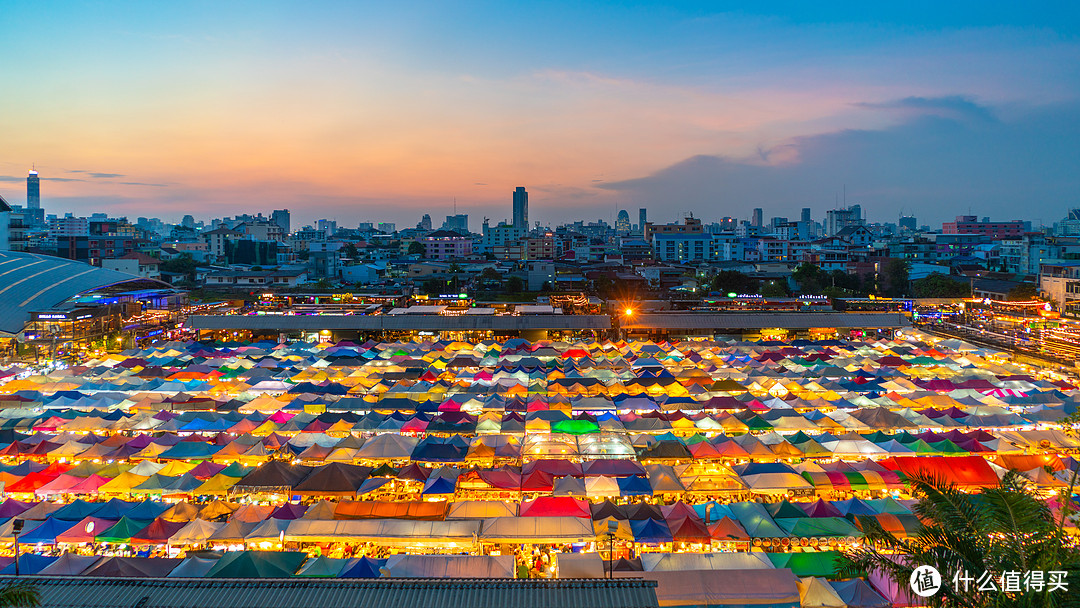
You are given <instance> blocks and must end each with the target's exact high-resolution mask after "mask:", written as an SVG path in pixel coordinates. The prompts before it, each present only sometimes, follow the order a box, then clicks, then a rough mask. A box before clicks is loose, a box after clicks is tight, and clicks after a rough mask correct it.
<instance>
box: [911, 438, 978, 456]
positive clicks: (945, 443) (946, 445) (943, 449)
mask: <svg viewBox="0 0 1080 608" xmlns="http://www.w3.org/2000/svg"><path fill="white" fill-rule="evenodd" d="M928 445H929V446H930V447H931V448H933V449H934V451H936V452H937V453H939V454H967V453H968V451H967V450H965V449H964V448H962V447H960V446H958V445H956V444H955V443H953V442H952V441H951V440H949V439H942V440H941V441H935V442H933V443H930V444H928ZM916 451H918V450H916Z"/></svg>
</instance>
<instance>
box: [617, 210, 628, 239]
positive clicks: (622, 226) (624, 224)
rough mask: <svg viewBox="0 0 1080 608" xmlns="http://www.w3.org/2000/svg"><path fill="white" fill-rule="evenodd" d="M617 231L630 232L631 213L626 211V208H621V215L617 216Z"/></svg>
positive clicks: (620, 232) (621, 232)
mask: <svg viewBox="0 0 1080 608" xmlns="http://www.w3.org/2000/svg"><path fill="white" fill-rule="evenodd" d="M615 232H617V233H619V234H626V233H627V232H630V214H629V213H627V212H626V209H620V210H619V216H618V217H617V218H615Z"/></svg>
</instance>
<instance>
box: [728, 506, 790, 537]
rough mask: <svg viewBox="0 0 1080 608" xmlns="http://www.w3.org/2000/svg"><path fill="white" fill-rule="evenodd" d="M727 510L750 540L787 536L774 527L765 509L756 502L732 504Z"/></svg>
mask: <svg viewBox="0 0 1080 608" xmlns="http://www.w3.org/2000/svg"><path fill="white" fill-rule="evenodd" d="M728 508H729V509H730V510H731V512H732V513H733V514H734V515H735V518H736V519H738V520H739V524H740V525H741V526H742V527H743V529H744V530H746V533H747V534H748V535H750V538H784V537H786V536H787V535H788V534H787V533H786V532H784V531H783V530H782V529H780V526H777V525H776V522H774V521H773V518H772V517H771V516H770V515H769V512H768V511H766V510H765V507H764V506H762V505H760V504H758V503H756V502H734V503H731V504H729V505H728Z"/></svg>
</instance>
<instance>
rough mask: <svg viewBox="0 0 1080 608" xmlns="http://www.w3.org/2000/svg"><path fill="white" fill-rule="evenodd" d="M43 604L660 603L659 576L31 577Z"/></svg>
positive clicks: (437, 607) (249, 607) (524, 606)
mask: <svg viewBox="0 0 1080 608" xmlns="http://www.w3.org/2000/svg"><path fill="white" fill-rule="evenodd" d="M23 578H24V579H25V580H28V581H30V582H32V583H33V584H34V585H36V586H37V588H38V589H39V590H40V591H41V596H42V602H41V605H42V607H43V608H76V607H77V608H106V607H107V608H115V607H116V606H140V607H142V608H191V607H192V606H198V607H199V608H218V607H221V608H276V607H278V606H281V607H282V608H286V607H287V608H366V607H369V606H370V607H380V608H381V607H384V606H410V607H413V608H442V607H454V608H458V607H460V606H469V607H470V608H486V607H489V606H490V607H492V608H494V607H497V606H498V607H502V606H515V607H516V608H563V607H565V608H577V607H579V606H591V607H595V608H622V607H625V608H654V607H656V606H657V601H656V583H655V582H653V581H643V580H627V579H615V580H603V579H598V580H584V579H559V580H543V579H520V580H518V579H449V578H448V579H406V578H401V579H395V578H391V579H309V580H304V579H296V578H291V579H217V580H215V579H180V578H177V579H167V578H105V577H88V576H66V577H65V576H49V577H44V576H28V577H23Z"/></svg>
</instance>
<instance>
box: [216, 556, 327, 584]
mask: <svg viewBox="0 0 1080 608" xmlns="http://www.w3.org/2000/svg"><path fill="white" fill-rule="evenodd" d="M305 559H307V553H302V552H300V551H236V552H234V553H226V554H225V555H224V556H223V557H222V558H221V559H219V560H218V562H217V563H216V564H214V567H213V568H211V569H210V571H209V572H207V573H206V578H288V577H290V576H292V575H293V574H295V573H296V571H297V570H299V569H300V565H301V564H303V563H304V560H305Z"/></svg>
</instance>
